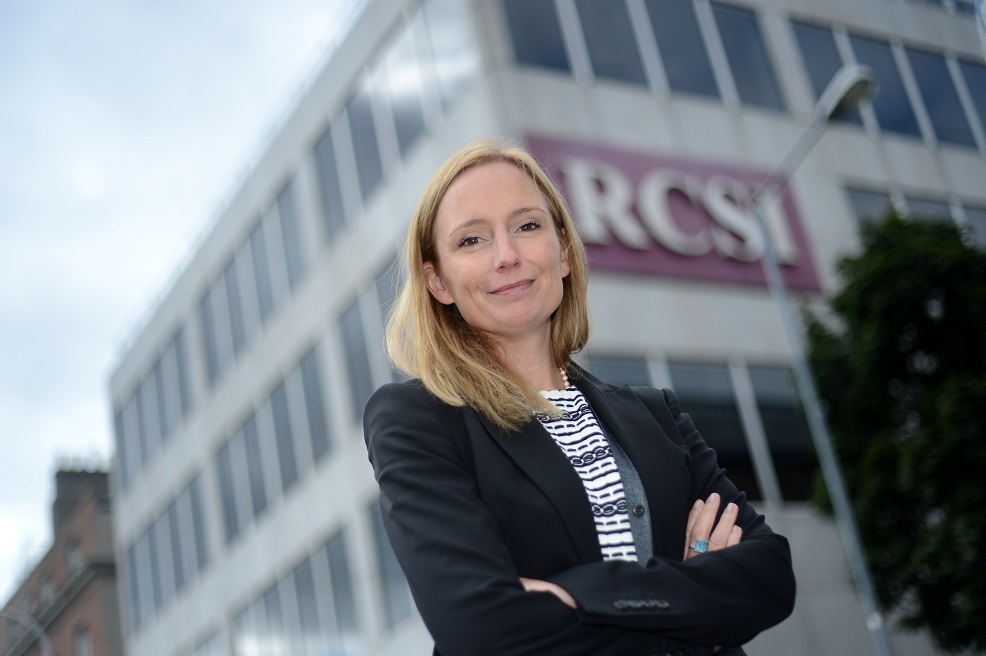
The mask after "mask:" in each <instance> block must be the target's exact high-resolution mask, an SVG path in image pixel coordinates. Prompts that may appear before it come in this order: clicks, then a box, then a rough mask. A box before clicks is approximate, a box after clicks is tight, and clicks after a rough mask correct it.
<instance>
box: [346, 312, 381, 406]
mask: <svg viewBox="0 0 986 656" xmlns="http://www.w3.org/2000/svg"><path fill="white" fill-rule="evenodd" d="M340 324H341V328H342V343H343V348H344V350H345V354H346V369H347V370H348V373H349V398H350V404H351V405H350V410H351V412H352V417H353V419H355V420H357V421H358V420H359V419H361V418H362V417H363V407H364V406H365V405H366V402H367V401H369V400H370V396H371V395H372V394H373V378H372V376H371V374H370V358H369V355H368V353H367V349H366V336H365V335H364V333H363V319H362V318H361V316H360V310H359V301H358V300H356V301H354V302H353V304H352V305H350V306H349V308H348V309H347V310H346V311H345V312H344V313H343V314H342V318H341V321H340Z"/></svg>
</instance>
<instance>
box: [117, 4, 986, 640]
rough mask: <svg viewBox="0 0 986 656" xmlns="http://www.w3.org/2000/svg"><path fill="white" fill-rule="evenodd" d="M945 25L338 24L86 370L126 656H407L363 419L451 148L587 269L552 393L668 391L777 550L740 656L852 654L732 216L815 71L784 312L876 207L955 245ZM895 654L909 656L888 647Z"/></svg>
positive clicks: (954, 82) (951, 10) (428, 20)
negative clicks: (125, 327) (103, 454)
mask: <svg viewBox="0 0 986 656" xmlns="http://www.w3.org/2000/svg"><path fill="white" fill-rule="evenodd" d="M972 4H973V3H972V2H970V1H967V0H938V1H937V2H932V1H908V0H829V1H828V2H825V3H819V2H810V1H809V0H729V1H722V2H720V1H718V0H716V1H710V0H608V1H607V2H600V1H599V0H368V1H366V2H363V3H362V5H361V6H360V9H359V11H358V15H357V17H356V18H355V19H354V20H353V22H352V25H351V26H350V29H349V30H348V32H347V35H346V37H345V38H344V39H343V40H342V41H341V42H340V43H339V44H338V46H337V47H336V48H335V49H334V51H333V52H332V53H330V54H329V55H328V56H327V57H326V59H325V61H324V62H323V64H322V66H321V69H320V70H319V72H318V74H317V75H316V76H315V77H314V79H313V80H312V81H311V82H310V83H309V85H308V86H307V87H306V89H305V90H304V92H303V93H302V94H301V96H300V99H299V100H298V101H297V103H296V104H295V105H294V106H293V108H292V110H291V112H290V115H289V116H287V118H286V119H285V120H284V121H283V122H282V123H281V125H280V127H279V128H278V131H277V133H276V134H275V135H274V137H273V138H272V139H271V140H270V141H269V143H268V144H267V146H266V147H265V150H264V152H263V153H262V154H261V156H260V157H259V158H258V160H257V161H256V164H255V165H254V166H253V168H252V170H251V171H250V172H249V174H248V175H247V176H246V177H245V178H244V179H243V180H242V182H240V183H239V186H238V187H237V188H236V189H235V190H233V195H232V198H231V200H230V202H229V203H227V205H226V206H225V207H224V208H223V210H222V212H221V215H219V216H217V217H216V220H215V221H214V223H213V225H212V227H211V228H210V230H209V233H208V234H207V235H206V236H205V238H204V239H203V240H202V242H201V243H200V245H199V246H198V247H197V250H196V251H195V252H194V253H193V254H191V256H190V258H189V259H188V262H187V264H186V265H185V266H184V267H183V269H182V270H181V271H180V272H179V274H178V275H177V276H176V278H175V281H174V283H173V284H172V285H171V286H170V287H169V288H168V289H167V290H164V292H163V294H162V298H161V300H160V302H159V303H158V304H157V305H156V306H155V307H154V308H153V310H152V311H151V313H150V315H149V316H148V317H147V319H146V320H145V321H144V322H143V323H142V325H141V326H140V328H139V330H138V332H137V335H136V337H135V338H134V339H133V341H132V342H131V344H129V345H128V347H127V349H126V351H125V352H124V353H123V355H122V357H121V358H120V360H119V362H118V363H117V364H116V366H115V369H114V372H113V375H112V380H111V385H110V387H111V390H110V396H111V404H112V412H113V414H114V418H115V427H116V447H117V450H116V458H115V466H114V470H113V473H114V476H113V496H114V507H115V509H116V516H115V535H116V552H117V562H119V563H121V573H120V574H121V575H120V580H121V581H122V584H121V589H120V599H121V605H122V608H123V615H124V632H123V633H124V639H125V644H126V648H127V652H128V653H130V654H140V655H141V656H193V655H194V656H213V655H215V656H219V655H223V656H227V655H236V656H248V655H249V656H254V655H260V654H284V655H288V654H290V655H295V654H306V655H316V654H318V655H321V654H338V655H346V656H362V655H366V656H370V655H377V654H389V655H393V656H398V655H400V656H406V655H409V654H427V653H430V648H431V641H430V639H429V637H428V635H427V632H426V631H425V629H424V627H423V625H422V623H421V621H420V619H419V618H418V616H417V615H416V612H415V610H414V606H413V603H412V601H411V599H410V595H409V592H408V590H407V586H406V583H405V582H404V580H403V577H402V574H401V571H400V568H399V567H398V565H397V564H396V561H395V560H394V557H393V554H392V552H391V551H390V548H389V546H388V544H387V542H386V540H385V537H384V535H383V531H382V525H381V522H380V516H379V513H378V510H377V508H376V494H377V491H376V485H375V483H374V481H373V476H372V472H371V470H370V467H369V464H368V463H367V459H366V453H365V448H364V445H363V440H362V431H361V424H360V418H361V410H362V407H363V404H364V403H365V401H366V399H367V398H368V397H369V395H370V394H371V393H372V392H373V390H374V389H375V388H376V387H377V386H378V385H380V384H382V383H384V382H386V381H389V380H392V379H394V378H395V374H394V372H393V371H392V370H391V368H390V366H389V364H388V362H387V360H386V357H385V355H384V353H383V349H382V332H383V318H384V316H385V315H386V312H387V309H388V308H389V306H390V304H391V302H392V300H393V296H394V287H395V281H396V279H397V277H398V274H397V270H398V269H397V267H396V266H395V264H394V263H395V259H396V257H397V254H398V251H399V249H400V246H401V242H402V238H403V234H404V230H405V227H406V225H407V221H408V218H409V216H410V213H411V211H412V209H413V207H414V204H415V202H416V200H417V195H418V194H419V192H420V190H421V189H422V188H423V186H424V184H425V183H426V181H427V180H428V178H429V176H430V174H431V172H432V171H434V169H435V168H436V167H437V166H438V165H439V164H440V163H441V162H442V161H443V160H444V159H445V158H446V157H447V156H448V155H449V154H450V153H452V152H453V151H455V150H456V149H458V148H459V147H460V146H462V145H463V144H465V143H466V142H467V141H469V140H471V139H473V138H476V137H480V136H488V135H494V136H500V137H505V138H509V139H512V140H515V141H516V142H518V143H523V144H525V145H527V146H528V147H529V148H530V149H531V150H532V151H533V152H534V153H535V154H536V155H537V157H538V158H539V159H540V160H541V161H542V162H543V163H544V164H545V166H546V167H547V168H548V169H549V171H550V172H551V174H552V176H554V178H555V179H556V180H557V181H558V184H559V185H560V186H561V187H562V189H563V190H564V192H565V194H566V197H567V198H568V200H569V202H570V204H571V206H572V209H573V213H574V215H575V219H576V221H577V222H578V224H579V228H580V231H581V232H582V235H583V237H584V239H585V241H586V243H587V247H588V250H589V253H590V263H591V267H592V271H593V273H592V280H591V284H590V303H591V308H590V310H591V314H592V321H593V334H592V339H591V341H590V345H589V347H588V348H587V350H586V353H585V354H584V357H583V362H584V363H585V364H586V365H587V366H589V367H590V368H591V369H592V370H594V371H595V372H596V373H597V374H598V375H599V376H601V377H602V378H604V379H607V380H610V381H612V382H622V383H631V384H650V385H659V386H672V387H674V388H675V389H676V390H677V392H678V394H679V396H680V398H681V400H682V404H683V406H684V407H685V408H686V410H688V411H689V412H690V413H691V414H692V415H693V417H694V418H695V420H696V422H697V424H698V426H699V428H700V430H701V431H702V432H703V434H704V436H705V437H706V439H707V441H708V442H709V443H710V444H712V445H713V446H714V447H715V448H716V449H717V451H718V453H719V457H720V461H721V464H722V465H723V466H725V467H726V468H727V469H728V470H729V472H730V475H731V476H732V477H733V478H734V480H736V481H737V483H738V484H740V485H741V486H742V487H744V488H745V489H746V490H747V491H748V493H749V495H750V497H752V498H753V499H755V500H756V503H757V505H758V507H759V508H760V509H761V510H762V511H764V512H765V513H766V514H767V516H768V521H769V522H770V523H771V524H772V525H773V526H774V527H775V528H776V529H777V530H779V531H780V532H783V533H784V534H786V535H787V536H789V538H790V540H791V544H792V548H793V550H794V554H795V566H796V569H797V574H798V582H799V591H798V601H797V607H796V610H795V613H794V615H793V616H792V617H791V618H790V619H788V620H787V621H785V622H784V623H783V624H781V625H780V626H778V627H777V628H775V629H773V630H771V631H769V632H767V633H765V634H763V635H762V636H760V637H759V638H757V639H756V640H755V642H754V643H753V647H752V650H751V653H754V652H755V653H761V654H829V653H844V654H850V653H851V654H866V653H871V652H870V650H871V646H870V640H869V637H868V635H867V630H866V626H865V621H864V617H863V612H862V607H861V605H860V603H859V601H858V600H857V598H856V596H855V593H854V592H853V586H852V584H851V582H850V580H849V573H848V569H847V568H846V565H845V559H844V556H843V552H842V548H841V543H840V540H839V537H838V534H837V532H836V530H835V528H834V527H833V525H832V524H831V522H830V521H828V520H825V519H823V518H821V517H819V516H818V515H817V514H816V513H815V512H814V511H813V510H812V509H811V507H810V506H809V505H808V504H807V502H806V499H807V497H808V495H809V492H810V485H811V479H812V476H813V475H814V472H815V468H816V464H815V455H814V452H813V449H812V446H811V441H810V438H809V437H808V433H807V429H806V426H805V422H804V419H803V416H802V413H801V409H800V406H799V404H798V401H797V398H796V396H795V394H794V392H793V385H792V380H791V372H790V369H789V362H790V353H789V351H788V348H787V347H786V345H785V339H784V335H783V331H782V327H781V323H780V319H779V315H778V312H777V310H776V308H775V306H774V305H773V304H772V303H771V301H770V300H769V298H768V294H767V291H766V287H765V284H764V281H763V276H762V274H761V268H760V257H761V253H762V244H761V243H760V240H759V239H758V238H757V236H756V232H755V230H754V229H753V227H752V222H751V218H750V216H749V213H748V212H747V211H746V210H744V209H743V201H744V199H745V198H746V196H747V195H748V194H749V192H750V190H751V188H752V187H753V186H754V185H756V184H757V182H758V181H759V180H761V179H762V178H763V176H764V175H765V174H766V173H767V172H768V171H770V170H771V169H772V168H773V166H774V165H775V164H777V163H778V162H779V161H780V160H781V158H782V157H783V156H784V155H785V153H786V152H787V151H788V149H789V148H790V147H791V146H792V145H793V144H794V143H795V141H796V140H797V139H798V137H799V135H800V134H801V132H802V130H803V129H804V127H805V126H806V125H807V123H808V121H809V119H810V117H811V114H812V110H813V106H814V103H815V100H816V98H817V97H818V95H819V94H820V92H821V90H822V89H823V88H824V87H825V85H826V83H827V82H828V80H829V79H830V78H831V76H832V74H833V73H834V72H835V71H836V70H837V69H838V68H839V67H840V66H841V65H842V64H844V63H847V62H860V63H864V64H866V65H868V66H870V67H872V68H873V69H874V70H875V71H876V73H877V75H878V77H879V81H880V92H879V95H878V96H877V97H876V98H875V99H874V101H873V102H872V103H867V104H865V105H864V106H862V107H861V108H860V109H859V111H857V112H855V113H853V114H850V115H847V116H844V117H840V119H839V120H837V121H836V122H834V123H833V124H832V125H831V127H830V128H829V129H828V132H827V133H826V134H825V136H824V137H823V138H822V140H821V142H820V143H819V144H818V145H817V146H816V148H815V149H814V150H813V152H812V153H811V155H810V156H809V157H808V159H807V160H806V161H805V162H804V164H803V165H802V166H800V167H799V169H798V171H797V172H796V173H795V175H794V176H793V178H792V179H791V181H790V184H788V185H787V186H786V187H785V188H784V190H783V192H782V193H781V194H780V195H779V196H778V198H777V199H776V201H775V202H774V203H773V204H772V205H771V207H770V210H769V212H768V217H767V218H768V222H769V225H770V230H771V233H772V235H773V238H774V240H775V243H776V244H777V254H778V258H779V260H780V262H781V265H782V269H783V271H784V275H785V277H786V280H787V282H788V284H789V286H790V288H791V289H792V290H793V292H794V294H795V297H796V300H797V301H798V302H799V303H801V302H803V303H809V304H815V305H817V304H819V303H821V302H823V301H824V299H825V297H826V295H827V294H829V293H831V292H832V291H833V290H834V289H836V288H837V286H838V279H837V277H836V275H835V272H834V266H833V263H834V262H835V260H836V259H837V258H838V257H839V256H840V255H842V254H845V253H850V252H852V251H853V250H854V249H857V248H858V246H859V240H858V227H859V222H860V221H861V220H864V219H865V218H867V217H874V216H882V215H883V214H884V213H885V212H886V211H887V210H888V209H890V208H896V209H897V210H898V211H899V212H901V213H903V214H905V215H907V216H910V217H912V218H913V219H914V220H941V221H954V222H956V223H957V224H959V225H960V226H962V227H963V228H964V229H965V230H966V231H967V234H968V238H969V239H970V240H976V241H978V243H980V244H986V189H984V187H983V184H982V182H983V180H986V65H984V62H983V59H982V54H981V49H980V44H979V42H978V39H977V36H976V28H975V24H974V21H973V18H972V15H971V13H972V12H971V7H972ZM893 640H894V643H895V646H896V647H897V650H898V653H899V654H932V653H935V652H934V650H933V649H932V648H931V647H930V646H929V643H928V641H927V640H926V639H925V638H923V637H922V636H920V635H918V636H903V635H898V634H894V636H893Z"/></svg>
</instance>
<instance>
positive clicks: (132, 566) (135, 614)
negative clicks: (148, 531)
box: [127, 543, 144, 631]
mask: <svg viewBox="0 0 986 656" xmlns="http://www.w3.org/2000/svg"><path fill="white" fill-rule="evenodd" d="M139 576H140V570H139V569H137V544H136V543H134V544H132V545H130V547H129V548H128V549H127V584H128V585H127V590H128V592H129V593H130V625H131V629H132V630H133V631H137V630H138V629H139V628H140V627H141V625H142V624H143V623H144V609H143V608H142V607H141V604H140V581H139V579H138V577H139Z"/></svg>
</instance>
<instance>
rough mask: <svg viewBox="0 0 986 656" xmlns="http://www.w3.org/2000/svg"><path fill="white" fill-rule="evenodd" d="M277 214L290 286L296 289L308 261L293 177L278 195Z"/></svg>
mask: <svg viewBox="0 0 986 656" xmlns="http://www.w3.org/2000/svg"><path fill="white" fill-rule="evenodd" d="M277 215H278V217H279V218H280V220H281V243H282V245H283V246H284V263H285V265H286V266H287V270H288V286H289V287H290V288H291V289H294V288H295V287H296V286H297V284H298V281H299V280H301V278H302V277H303V276H304V275H305V269H306V265H307V262H306V260H305V248H304V239H303V238H302V236H301V225H300V221H301V219H300V217H299V216H298V207H297V203H296V201H295V192H294V180H293V179H292V180H290V181H288V183H287V184H286V185H284V188H283V189H281V193H279V194H278V195H277Z"/></svg>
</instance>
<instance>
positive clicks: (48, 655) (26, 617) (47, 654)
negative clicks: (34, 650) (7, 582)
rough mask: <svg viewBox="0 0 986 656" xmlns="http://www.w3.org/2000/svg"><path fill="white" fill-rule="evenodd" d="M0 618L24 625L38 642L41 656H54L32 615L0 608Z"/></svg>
mask: <svg viewBox="0 0 986 656" xmlns="http://www.w3.org/2000/svg"><path fill="white" fill-rule="evenodd" d="M0 617H6V618H7V619H9V620H12V621H14V622H19V623H21V624H23V625H25V626H26V627H27V628H28V630H29V631H30V632H31V633H33V634H34V638H35V640H37V641H38V645H39V646H40V647H41V656H55V650H54V649H52V646H51V640H50V639H49V638H48V634H47V633H45V632H44V629H43V628H41V625H40V624H38V621H37V620H36V619H34V616H33V615H31V614H30V613H28V612H26V611H23V610H20V609H19V608H0Z"/></svg>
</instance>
